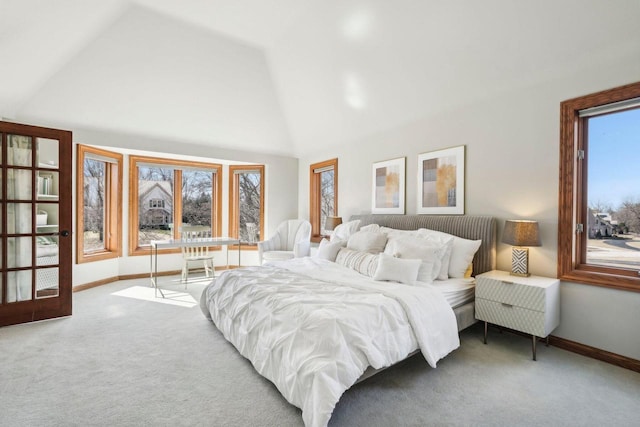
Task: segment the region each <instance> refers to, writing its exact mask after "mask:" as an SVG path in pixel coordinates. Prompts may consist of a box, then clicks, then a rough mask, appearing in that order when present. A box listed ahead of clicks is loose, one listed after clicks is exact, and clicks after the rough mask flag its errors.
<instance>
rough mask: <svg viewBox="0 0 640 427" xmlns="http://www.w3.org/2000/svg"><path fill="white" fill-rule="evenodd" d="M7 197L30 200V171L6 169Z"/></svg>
mask: <svg viewBox="0 0 640 427" xmlns="http://www.w3.org/2000/svg"><path fill="white" fill-rule="evenodd" d="M7 184H8V185H7V198H8V199H15V200H31V171H30V170H25V169H9V170H8V171H7Z"/></svg>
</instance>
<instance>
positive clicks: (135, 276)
mask: <svg viewBox="0 0 640 427" xmlns="http://www.w3.org/2000/svg"><path fill="white" fill-rule="evenodd" d="M232 268H238V266H234V265H230V266H229V269H232ZM226 269H227V267H226V266H218V267H214V270H216V271H220V270H226ZM189 271H191V272H196V273H197V272H199V271H204V269H197V268H193V269H191V270H189ZM180 273H181V271H180V270H172V271H158V276H175V275H178V274H180ZM149 277H150V276H149V273H136V274H123V275H122V276H113V277H107V278H106V279H101V280H96V281H95V282H89V283H84V284H82V285H76V286H74V287H73V292H80V291H85V290H87V289H91V288H95V287H96V286H102V285H107V284H109V283H113V282H117V281H118V280H132V279H144V278H149Z"/></svg>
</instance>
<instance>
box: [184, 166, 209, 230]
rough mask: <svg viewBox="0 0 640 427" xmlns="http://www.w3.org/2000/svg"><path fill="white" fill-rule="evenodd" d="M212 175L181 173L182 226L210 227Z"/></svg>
mask: <svg viewBox="0 0 640 427" xmlns="http://www.w3.org/2000/svg"><path fill="white" fill-rule="evenodd" d="M212 189H213V173H211V172H210V171H209V172H207V171H198V170H185V171H183V172H182V224H185V225H186V224H189V225H207V226H209V227H210V226H211V194H212Z"/></svg>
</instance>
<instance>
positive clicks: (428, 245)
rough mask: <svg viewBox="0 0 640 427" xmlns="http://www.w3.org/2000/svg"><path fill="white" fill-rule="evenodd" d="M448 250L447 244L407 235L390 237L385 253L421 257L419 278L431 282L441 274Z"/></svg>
mask: <svg viewBox="0 0 640 427" xmlns="http://www.w3.org/2000/svg"><path fill="white" fill-rule="evenodd" d="M446 251H447V245H445V244H441V243H438V242H434V241H430V240H427V239H422V238H419V237H411V236H405V237H401V238H392V239H389V243H388V244H387V247H386V248H385V249H384V253H385V254H386V255H389V256H393V257H396V258H402V259H419V260H420V261H421V264H420V269H419V271H418V277H417V280H419V281H420V282H426V283H431V282H433V281H434V280H436V278H437V277H438V275H439V274H440V267H441V266H442V258H443V257H444V255H445V253H446Z"/></svg>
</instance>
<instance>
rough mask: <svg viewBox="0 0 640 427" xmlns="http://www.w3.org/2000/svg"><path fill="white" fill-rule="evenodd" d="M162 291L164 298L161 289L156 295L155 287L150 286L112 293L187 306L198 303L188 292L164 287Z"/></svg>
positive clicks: (133, 287) (134, 287)
mask: <svg viewBox="0 0 640 427" xmlns="http://www.w3.org/2000/svg"><path fill="white" fill-rule="evenodd" d="M162 292H163V293H164V298H162V296H161V295H160V291H158V296H157V297H156V294H155V289H154V288H152V287H150V286H132V287H130V288H127V289H123V290H121V291H118V292H114V293H113V294H111V295H116V296H120V297H127V298H135V299H139V300H144V301H152V302H158V303H161V304H171V305H177V306H180V307H187V308H191V307H195V306H196V305H198V302H197V301H196V300H195V299H194V298H193V297H192V296H191V295H190V294H189V293H188V292H184V291H174V290H170V289H162Z"/></svg>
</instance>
